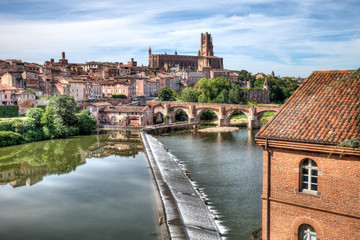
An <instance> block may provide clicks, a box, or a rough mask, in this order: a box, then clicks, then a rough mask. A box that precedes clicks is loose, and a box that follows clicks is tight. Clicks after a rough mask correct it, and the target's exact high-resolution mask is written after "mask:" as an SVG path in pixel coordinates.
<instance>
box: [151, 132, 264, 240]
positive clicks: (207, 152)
mask: <svg viewBox="0 0 360 240" xmlns="http://www.w3.org/2000/svg"><path fill="white" fill-rule="evenodd" d="M256 133H257V131H254V130H252V131H251V130H247V129H240V130H239V131H235V132H230V133H197V134H194V133H184V134H175V135H172V136H161V137H157V139H158V140H159V141H160V142H162V143H163V144H164V145H166V147H168V149H169V151H170V153H171V154H172V155H174V156H175V157H176V158H177V159H178V160H179V162H180V163H181V164H182V165H183V166H184V168H185V169H187V170H189V171H190V173H191V176H192V178H193V180H194V181H195V182H196V185H198V186H199V187H200V189H201V190H202V192H203V193H204V194H205V195H206V198H207V199H208V200H209V201H210V203H211V208H213V209H214V210H215V211H216V212H217V214H218V218H219V220H220V222H221V226H220V228H221V229H223V230H222V232H223V233H224V236H225V237H226V238H227V239H239V240H242V239H250V233H251V232H252V231H254V230H255V229H257V228H259V227H260V226H261V198H260V197H261V193H262V150H261V148H260V147H259V146H257V145H256V143H255V141H254V136H255V134H256Z"/></svg>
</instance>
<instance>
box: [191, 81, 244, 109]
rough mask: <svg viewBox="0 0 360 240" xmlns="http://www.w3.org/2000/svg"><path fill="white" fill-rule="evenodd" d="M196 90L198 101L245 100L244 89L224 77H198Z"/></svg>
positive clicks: (229, 101)
mask: <svg viewBox="0 0 360 240" xmlns="http://www.w3.org/2000/svg"><path fill="white" fill-rule="evenodd" d="M196 91H197V94H198V102H209V103H210V102H211V103H234V104H239V103H245V102H246V90H244V89H241V88H240V87H239V86H238V85H235V84H234V83H232V82H231V81H230V80H229V79H227V78H225V77H218V78H213V79H209V80H207V79H205V78H203V79H200V80H199V82H198V84H197V86H196Z"/></svg>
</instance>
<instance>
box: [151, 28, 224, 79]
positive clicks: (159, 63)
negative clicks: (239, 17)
mask: <svg viewBox="0 0 360 240" xmlns="http://www.w3.org/2000/svg"><path fill="white" fill-rule="evenodd" d="M213 49H214V46H213V44H212V38H211V34H209V33H205V34H204V33H201V40H200V50H199V51H198V55H197V56H191V55H178V54H177V52H176V51H175V53H174V55H171V54H167V53H166V52H165V53H164V54H151V48H150V47H149V67H150V68H158V69H161V70H165V71H168V70H169V69H170V68H171V67H174V66H176V65H178V66H179V67H180V68H181V69H186V68H192V69H195V70H197V71H201V72H203V71H205V70H210V69H217V70H223V69H224V68H223V59H222V58H220V57H216V56H214V50H213Z"/></svg>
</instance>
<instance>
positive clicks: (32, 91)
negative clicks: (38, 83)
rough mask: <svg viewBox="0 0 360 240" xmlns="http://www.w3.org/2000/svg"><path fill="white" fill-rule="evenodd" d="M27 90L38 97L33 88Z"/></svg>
mask: <svg viewBox="0 0 360 240" xmlns="http://www.w3.org/2000/svg"><path fill="white" fill-rule="evenodd" d="M25 90H26V91H28V92H30V93H32V94H35V95H36V92H35V90H34V89H32V88H26V89H25Z"/></svg>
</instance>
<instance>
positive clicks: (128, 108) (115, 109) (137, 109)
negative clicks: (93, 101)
mask: <svg viewBox="0 0 360 240" xmlns="http://www.w3.org/2000/svg"><path fill="white" fill-rule="evenodd" d="M146 107H147V106H115V107H106V108H105V109H104V112H123V113H125V112H144V111H145V109H146Z"/></svg>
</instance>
